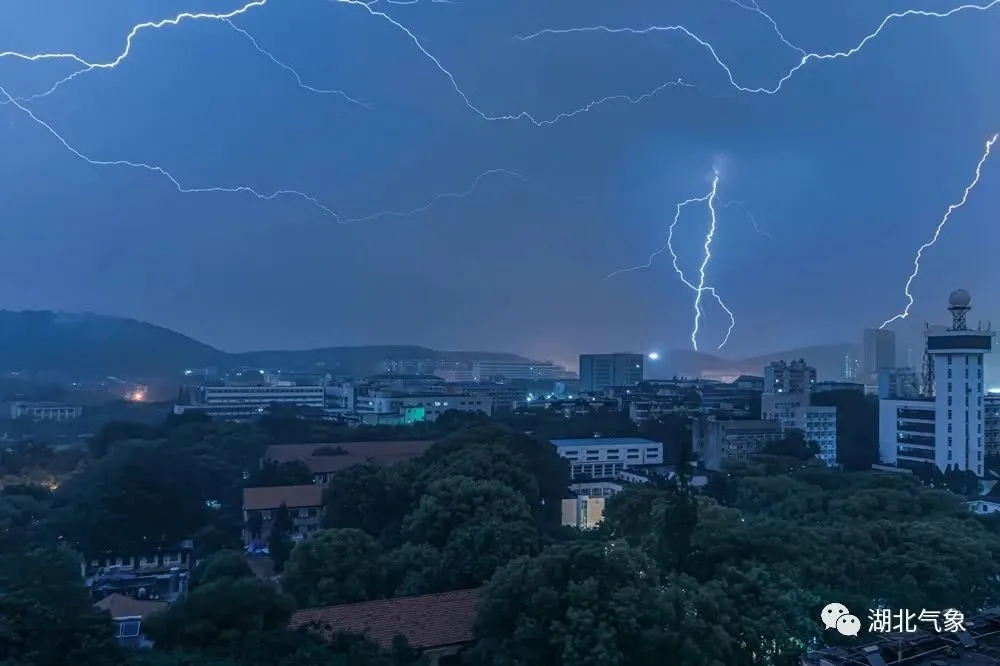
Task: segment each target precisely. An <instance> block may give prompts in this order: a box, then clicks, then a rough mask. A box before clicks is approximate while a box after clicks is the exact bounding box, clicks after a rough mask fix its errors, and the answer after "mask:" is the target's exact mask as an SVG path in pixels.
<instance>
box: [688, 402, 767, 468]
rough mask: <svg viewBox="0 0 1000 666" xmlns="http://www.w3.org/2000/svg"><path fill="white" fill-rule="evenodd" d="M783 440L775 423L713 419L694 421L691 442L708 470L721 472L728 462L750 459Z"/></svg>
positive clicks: (703, 418)
mask: <svg viewBox="0 0 1000 666" xmlns="http://www.w3.org/2000/svg"><path fill="white" fill-rule="evenodd" d="M782 437H783V434H782V429H781V423H779V422H778V421H775V420H770V419H765V420H746V421H734V420H723V419H718V418H716V417H713V416H706V417H701V418H698V419H695V420H694V423H693V425H692V432H691V440H692V447H693V451H694V454H695V455H696V456H697V457H698V460H700V461H701V463H702V465H704V467H705V469H709V470H713V471H719V470H721V469H722V467H723V464H724V462H725V461H726V460H730V459H736V460H746V459H747V458H750V457H752V456H754V455H757V454H759V453H762V452H763V451H764V448H765V447H766V446H767V445H768V444H769V443H770V442H774V441H777V440H779V439H781V438H782Z"/></svg>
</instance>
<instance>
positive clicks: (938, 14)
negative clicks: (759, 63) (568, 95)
mask: <svg viewBox="0 0 1000 666" xmlns="http://www.w3.org/2000/svg"><path fill="white" fill-rule="evenodd" d="M329 1H330V2H333V3H336V4H342V5H352V6H356V7H358V8H360V9H362V10H363V11H365V12H367V13H368V14H369V15H370V16H371V17H373V18H377V19H380V20H382V21H385V22H387V23H388V24H389V25H390V26H392V28H393V29H395V30H397V31H399V32H400V33H402V36H403V37H404V38H405V39H407V40H409V42H410V43H412V45H413V46H414V47H415V48H416V50H417V51H419V53H420V55H421V56H423V57H424V58H425V59H426V60H427V61H429V62H430V63H431V64H432V65H433V66H434V67H435V68H436V69H437V70H438V71H439V72H440V73H441V74H442V75H443V76H444V77H445V78H446V79H447V80H448V82H449V84H450V86H451V88H452V89H453V91H454V92H455V93H456V94H457V95H458V97H459V98H460V99H461V100H462V102H463V103H464V104H465V106H466V107H468V109H470V110H471V111H473V112H474V113H476V114H477V115H478V116H479V117H480V118H482V119H483V120H487V121H528V122H530V123H532V124H533V125H535V126H537V127H544V126H547V125H553V124H555V123H558V122H561V121H563V120H568V119H570V118H573V117H575V116H578V115H581V114H584V113H587V112H589V111H591V110H593V109H595V108H597V107H599V106H602V105H604V104H608V103H611V102H625V103H627V104H630V105H631V104H639V103H641V102H643V101H645V100H647V99H649V98H651V97H653V96H655V95H657V94H659V93H660V92H662V91H664V90H666V89H667V88H671V87H686V88H694V87H695V86H694V84H693V83H691V82H689V81H686V80H682V79H675V80H671V81H668V82H666V83H663V84H660V85H659V86H656V87H655V88H653V89H652V90H650V91H648V92H645V93H643V94H639V95H623V94H618V95H610V96H606V97H602V98H599V99H595V100H593V101H591V102H589V103H587V104H585V105H583V106H580V107H578V108H576V109H573V110H570V111H565V112H561V113H558V114H556V115H554V116H552V117H549V118H539V117H536V116H534V115H532V114H531V113H529V112H528V111H519V112H516V113H512V114H506V115H497V114H492V113H488V112H486V111H485V110H483V109H482V108H480V107H479V106H477V105H476V104H475V103H474V102H473V101H472V99H471V98H470V96H469V95H468V94H467V93H466V92H465V91H464V89H463V87H462V86H461V85H460V84H459V83H458V79H457V77H456V76H455V75H454V74H453V73H452V71H451V70H450V69H449V68H447V67H446V66H445V65H444V64H443V63H442V61H441V60H440V59H439V58H438V57H436V56H435V55H433V54H432V53H431V51H430V50H428V49H427V48H426V47H425V46H424V44H423V43H422V41H421V40H420V39H419V38H418V37H417V36H416V35H415V34H414V32H413V31H411V30H410V29H409V28H408V27H406V26H405V25H404V24H403V23H401V22H400V21H399V20H397V19H396V18H394V17H393V16H391V15H390V14H388V13H386V12H385V11H381V10H379V9H377V8H376V5H378V3H379V1H380V0H329ZM726 1H727V2H729V3H730V4H733V5H735V6H737V7H738V8H740V9H743V10H745V11H747V12H751V13H754V14H757V15H758V16H760V17H762V18H764V19H765V20H766V21H768V22H769V23H770V25H771V27H772V29H773V31H774V33H775V34H776V35H777V37H778V39H780V41H781V42H782V43H783V44H784V45H785V46H786V47H787V48H788V49H790V50H792V51H794V52H796V53H797V54H798V56H799V59H798V62H797V63H796V64H794V65H793V66H792V67H790V68H789V69H788V70H787V71H785V72H784V73H783V74H781V76H779V77H778V78H777V79H776V81H775V82H774V83H773V84H772V85H771V86H769V87H768V86H761V87H753V86H748V85H744V84H741V83H739V82H738V81H737V78H736V76H735V75H734V74H733V72H732V69H731V68H730V66H729V65H728V64H727V63H726V62H725V61H723V59H722V58H721V57H720V56H719V55H718V52H717V50H716V48H715V46H714V45H713V44H712V43H711V42H709V41H707V40H705V39H703V38H701V37H699V36H698V35H696V34H695V33H694V32H692V31H691V30H689V29H688V28H687V27H685V26H683V25H653V26H648V27H645V28H632V27H609V26H605V25H597V26H585V27H577V28H546V29H543V30H540V31H537V32H535V33H533V34H529V35H524V36H518V37H516V38H515V39H517V40H519V41H529V40H534V39H537V38H540V37H542V36H547V35H565V34H570V33H605V34H628V35H633V36H634V35H646V34H651V33H659V32H677V33H680V34H683V35H684V36H685V37H687V38H688V39H690V40H692V41H694V42H695V43H697V44H698V45H699V46H700V47H702V48H703V49H705V50H706V51H707V52H708V54H709V55H710V56H711V58H712V59H713V60H714V61H715V63H716V65H718V67H719V68H720V69H721V70H722V72H723V73H724V75H725V77H726V78H727V79H728V83H729V84H730V85H731V86H732V87H733V88H734V89H735V90H737V91H740V92H743V93H752V94H759V93H763V94H767V95H774V94H776V93H778V92H779V91H780V90H781V88H782V86H784V84H785V83H786V82H787V81H789V80H790V79H791V78H792V77H793V76H794V75H795V74H796V73H797V72H798V71H799V70H800V69H802V68H804V67H805V66H806V65H807V64H808V63H810V62H812V61H822V60H840V59H847V58H850V57H851V56H854V55H855V54H857V53H859V52H860V51H861V50H862V49H863V48H864V47H865V46H866V45H867V44H868V43H869V42H871V41H872V40H874V39H876V38H877V37H878V36H879V35H880V34H881V33H882V31H883V30H884V29H885V28H886V27H887V26H888V25H889V24H890V23H892V22H894V21H896V20H898V19H903V18H907V17H924V18H936V19H943V18H947V17H950V16H952V15H954V14H958V13H960V12H967V11H979V12H984V11H987V10H990V9H993V8H994V7H997V6H998V5H1000V0H990V1H989V2H987V3H985V4H971V3H970V4H963V5H960V6H958V7H954V8H952V9H949V10H946V11H925V10H917V9H910V10H905V11H901V12H894V13H892V14H889V15H887V16H885V18H883V19H882V21H881V22H880V23H879V24H878V26H877V27H876V28H875V30H874V31H872V32H871V33H869V34H867V35H866V36H864V38H863V39H861V41H859V42H858V43H857V44H856V45H855V46H853V47H851V48H849V49H847V50H843V51H837V52H831V53H818V52H807V51H805V50H804V49H802V48H801V47H799V46H797V45H796V44H794V43H793V42H792V41H790V40H789V39H787V38H786V37H785V35H784V34H783V33H782V31H781V29H780V28H779V26H778V23H777V22H776V21H775V20H774V18H773V17H771V15H770V14H768V13H767V12H766V11H764V10H763V9H762V8H761V7H760V5H759V4H758V2H757V0H726ZM268 2H269V0H250V1H248V2H246V4H244V5H242V6H241V7H238V8H236V9H233V10H231V11H227V12H223V13H208V12H199V13H194V12H182V13H179V14H176V15H175V16H173V17H172V18H165V19H160V20H156V21H146V22H143V23H138V24H136V25H134V26H133V27H132V28H131V29H130V30H129V32H128V34H127V35H126V38H125V46H124V49H123V50H122V51H121V53H120V54H119V55H117V56H116V57H115V58H113V59H111V60H109V61H106V62H100V61H90V60H88V59H86V58H84V57H82V56H80V55H77V54H75V53H68V52H65V53H60V52H53V53H34V54H32V53H19V52H14V51H2V52H0V60H2V59H4V58H6V59H16V60H20V61H26V62H40V61H61V60H65V61H70V62H74V63H76V64H77V65H79V66H81V69H78V70H76V71H74V72H72V73H70V74H69V75H67V76H65V77H63V78H62V79H59V80H58V81H56V83H55V84H53V85H52V86H51V87H50V88H49V89H48V90H46V91H44V92H42V93H38V94H34V95H30V96H27V97H19V96H16V95H14V94H11V93H9V92H8V91H7V90H6V89H5V88H2V87H0V105H13V106H14V107H16V109H17V110H19V111H20V112H21V113H23V114H24V115H25V116H26V117H28V118H29V119H30V120H32V121H33V122H34V123H36V124H37V125H39V126H40V127H42V128H43V129H45V130H46V131H47V132H48V133H49V134H50V135H52V136H53V137H54V138H55V139H56V140H57V141H59V142H60V143H61V144H62V146H63V147H64V148H66V149H67V150H68V151H69V152H71V153H72V154H73V155H74V156H76V157H77V158H79V159H81V160H84V161H86V162H88V163H90V164H93V165H96V166H127V167H130V168H133V169H139V170H145V171H150V172H155V173H157V174H159V175H160V176H161V177H163V178H166V179H167V180H169V181H170V182H171V184H172V185H173V186H174V187H175V188H176V189H177V190H178V191H179V192H181V193H199V192H228V193H237V192H242V193H247V194H251V195H252V196H254V197H257V198H258V199H261V200H273V199H277V198H279V197H294V198H300V199H303V200H305V201H307V202H309V203H311V204H312V205H313V206H315V207H316V208H318V209H319V210H321V211H322V212H323V213H324V214H326V215H329V216H330V217H332V218H333V219H335V220H336V221H338V222H340V223H347V222H363V221H368V220H372V219H375V218H378V217H383V216H396V217H398V216H408V215H413V214H417V213H419V212H422V211H425V210H427V209H428V208H429V207H431V206H433V205H434V204H435V203H436V202H438V201H441V200H442V199H446V198H456V197H465V196H469V195H470V194H471V193H472V192H473V191H474V190H475V189H476V187H477V186H478V184H479V182H480V181H481V180H482V179H483V178H485V177H488V176H491V175H500V174H505V175H508V176H513V177H516V178H518V179H521V180H523V178H522V177H521V176H520V175H518V174H516V173H514V172H512V171H507V170H504V169H490V170H488V171H485V172H483V173H481V174H480V175H479V176H478V177H476V179H475V180H474V181H473V183H472V186H471V187H470V188H469V189H468V190H466V191H464V192H457V193H448V194H438V195H436V196H434V197H433V198H432V199H431V200H430V201H429V203H427V204H425V205H423V206H420V207H419V208H416V209H413V210H411V211H409V212H399V211H392V210H389V211H382V212H379V213H375V214H372V215H366V216H362V217H357V218H345V217H342V216H341V215H339V214H338V213H336V212H335V211H334V210H333V209H331V208H329V207H328V206H326V205H325V204H323V203H321V202H320V201H319V200H318V199H317V198H316V197H314V196H312V195H309V194H307V193H305V192H301V191H298V190H276V191H275V192H273V193H271V194H266V193H261V192H258V191H257V190H255V189H253V188H250V187H248V186H234V187H189V186H185V185H183V184H182V183H181V181H180V180H178V179H177V178H176V177H175V176H174V175H172V174H171V173H169V172H168V171H167V170H165V169H164V168H162V167H160V166H157V165H155V164H149V163H145V162H134V161H128V160H95V159H92V158H91V157H88V156H87V155H85V154H84V153H83V152H81V151H80V150H78V149H77V148H76V147H75V146H74V145H73V144H72V143H71V142H70V141H69V140H67V139H66V138H64V137H63V136H62V135H61V134H60V133H59V132H58V131H57V130H56V129H54V127H53V126H52V125H51V124H49V123H48V122H47V121H45V120H43V119H42V118H41V117H39V115H38V114H36V113H35V112H34V111H33V110H32V108H31V107H30V106H29V105H28V103H29V102H30V101H31V100H35V99H39V98H42V97H47V96H49V95H51V94H53V93H54V92H56V90H58V89H59V88H60V87H61V86H62V85H64V84H66V83H68V82H70V81H73V80H75V79H76V78H77V77H79V76H81V75H83V74H86V73H88V72H93V71H95V70H111V69H115V68H117V67H118V66H119V65H120V64H122V63H123V62H125V61H126V59H127V58H128V56H129V55H130V54H131V52H132V48H133V46H134V45H135V42H136V38H137V36H138V35H139V34H140V33H142V32H145V31H155V30H159V29H161V28H168V27H176V26H179V25H181V24H182V23H187V22H196V21H215V22H220V23H225V24H226V25H227V26H228V27H229V28H231V29H232V30H235V31H237V32H239V33H241V34H242V35H243V36H244V37H245V38H247V39H248V40H249V41H250V43H251V44H252V45H253V47H254V48H255V49H256V50H257V51H258V52H259V53H260V54H262V55H264V56H265V57H267V58H268V59H269V60H271V62H272V63H273V64H275V65H277V66H279V67H281V68H282V69H284V70H286V71H287V72H288V73H290V74H292V76H294V78H295V80H296V82H297V84H298V85H299V87H301V88H302V89H304V90H307V91H309V92H312V93H317V94H329V95H336V96H340V97H342V98H343V99H344V100H346V101H348V102H351V103H354V104H359V105H362V106H365V103H363V102H361V101H359V100H358V99H356V98H354V97H352V96H350V95H348V94H347V93H346V92H344V91H342V90H335V89H325V88H319V87H315V86H312V85H309V84H306V83H305V82H304V80H303V78H302V77H301V76H300V75H299V73H298V72H297V71H296V70H295V69H294V68H293V67H292V66H291V65H288V64H286V63H285V62H283V61H282V60H280V59H279V58H278V57H277V56H275V55H274V54H272V53H271V52H270V51H268V50H266V49H264V48H263V47H262V46H261V45H260V43H259V42H258V41H257V40H256V38H255V37H254V36H253V35H252V34H251V33H250V32H248V31H247V30H245V29H244V28H241V27H239V26H238V25H237V24H236V23H235V22H234V21H233V19H237V18H240V17H242V16H243V15H244V14H247V13H248V12H250V11H251V10H253V9H257V8H263V7H264V6H265V5H267V4H268ZM381 2H382V3H383V4H382V5H381V6H383V7H384V6H393V5H411V4H419V3H422V2H423V3H430V4H459V3H457V2H453V1H452V0H381ZM996 138H997V137H993V139H992V140H991V141H990V142H988V143H987V149H986V153H985V155H984V156H983V160H981V161H980V164H979V166H980V167H981V166H982V164H983V162H984V161H985V159H986V157H988V155H989V152H990V148H991V147H992V145H993V142H994V141H995V140H996ZM979 171H980V170H979V168H977V170H976V180H975V181H974V182H973V183H972V184H971V185H970V186H969V188H968V189H967V190H966V192H965V196H964V197H963V198H962V201H961V202H960V203H959V204H956V205H954V206H952V207H950V208H949V209H948V212H947V213H946V215H945V217H944V219H943V220H942V221H941V224H940V225H939V226H938V228H937V231H936V233H935V235H934V238H933V240H932V241H931V242H930V243H928V244H926V245H924V246H922V247H921V248H920V250H918V252H917V256H916V259H915V262H914V266H915V268H914V272H913V274H912V275H911V276H910V279H909V280H908V281H907V283H906V288H905V290H904V292H905V293H906V295H907V297H908V298H909V304H908V305H907V307H906V309H905V310H904V311H903V312H902V313H901V314H899V315H896V317H894V318H893V319H890V320H888V321H886V322H885V323H884V324H883V327H884V326H886V325H888V324H889V323H891V322H892V321H894V320H896V319H901V318H905V317H906V316H907V315H908V313H909V307H910V305H912V303H913V298H912V296H911V295H910V293H909V287H910V284H911V283H912V280H913V279H914V278H915V277H916V275H917V273H918V272H919V261H920V258H921V256H922V252H923V250H925V249H927V248H928V247H930V245H933V243H934V242H935V241H936V240H937V237H938V235H939V233H940V231H941V229H942V227H943V226H944V224H945V223H946V222H947V220H948V218H949V216H950V214H951V212H953V210H954V209H956V208H958V207H960V206H961V205H963V204H964V203H965V200H966V198H967V197H968V194H969V192H970V191H971V189H972V188H973V187H974V186H975V184H976V183H977V182H978V180H979ZM718 183H719V173H718V171H714V178H713V181H712V188H711V191H710V193H709V194H706V195H704V196H702V197H698V198H695V199H690V200H688V201H684V202H681V203H680V204H678V206H677V212H676V215H675V217H674V221H673V224H671V225H670V230H669V233H668V239H667V244H666V245H665V246H664V247H662V248H660V249H659V250H657V251H656V252H654V253H653V254H652V255H650V257H649V260H648V262H647V263H646V264H645V265H643V266H637V267H634V268H631V269H624V270H621V271H616V272H615V273H612V274H611V275H609V276H607V278H605V279H608V278H611V277H613V276H614V275H617V274H619V273H622V272H628V271H632V270H637V269H639V268H644V267H648V266H650V265H651V264H652V261H653V259H654V258H655V257H656V256H658V255H659V254H661V253H662V252H663V251H664V250H669V252H670V254H671V256H672V257H673V266H674V270H675V271H676V272H677V274H678V275H679V276H680V278H681V280H682V282H683V283H684V284H685V285H686V286H687V287H688V288H690V289H691V290H693V291H694V292H695V318H694V329H693V331H692V335H691V341H692V344H693V346H694V348H695V349H697V348H698V342H697V338H698V332H699V326H700V319H701V316H702V314H703V310H702V302H701V299H702V295H703V293H704V292H709V293H711V294H712V296H713V297H714V298H715V300H716V301H717V302H718V303H719V305H720V307H721V308H722V309H723V310H724V311H725V312H726V313H727V314H728V315H729V317H730V326H729V330H728V332H727V333H726V337H725V339H724V340H723V342H722V344H720V345H719V347H720V348H721V347H722V346H724V345H725V344H726V342H727V341H728V339H729V336H730V334H731V332H732V330H733V327H734V326H735V318H734V317H733V314H732V312H731V311H730V310H729V308H728V307H727V306H726V305H725V303H724V302H723V301H722V299H721V298H720V297H719V295H718V294H717V293H716V291H715V289H714V288H713V287H710V286H706V280H707V278H706V271H707V268H708V265H709V263H710V261H711V257H712V255H711V245H712V241H713V240H714V236H715V232H716V204H718V205H719V206H722V207H728V206H730V205H739V206H740V207H742V208H743V209H744V210H745V211H746V212H747V214H748V215H749V217H750V219H751V221H752V222H753V224H754V228H755V229H756V230H757V231H758V232H759V233H761V234H762V235H765V236H768V237H770V235H769V234H766V233H765V232H763V231H761V230H760V228H759V226H758V225H757V221H756V219H754V217H753V215H752V214H751V213H750V212H749V211H748V210H746V208H745V207H744V206H743V205H742V203H741V202H729V203H723V202H721V201H717V200H716V193H717V188H718ZM695 202H703V203H706V204H707V206H708V209H709V212H710V216H711V225H710V229H709V231H708V233H707V235H706V237H705V243H704V256H703V259H702V262H701V264H700V268H699V280H698V283H697V284H694V283H693V282H691V281H690V280H688V279H687V278H686V277H685V276H684V274H683V271H681V270H680V269H679V267H678V259H677V255H676V253H675V252H674V249H673V247H672V238H673V231H674V228H675V226H676V224H677V222H678V220H679V217H680V214H681V210H682V209H683V208H684V207H685V206H686V205H688V204H691V203H695Z"/></svg>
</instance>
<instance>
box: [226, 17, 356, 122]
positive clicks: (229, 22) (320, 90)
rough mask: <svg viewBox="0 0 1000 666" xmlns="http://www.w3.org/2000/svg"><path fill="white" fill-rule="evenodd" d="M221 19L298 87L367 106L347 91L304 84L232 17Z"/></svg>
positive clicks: (290, 68)
mask: <svg viewBox="0 0 1000 666" xmlns="http://www.w3.org/2000/svg"><path fill="white" fill-rule="evenodd" d="M222 20H223V21H224V22H225V23H226V24H227V25H228V26H229V27H230V28H232V29H233V30H235V31H236V32H238V33H240V34H241V35H243V36H244V37H246V38H247V39H248V40H250V43H251V44H253V47H254V48H255V49H257V51H258V53H260V54H261V55H263V56H264V57H266V58H267V59H268V60H270V61H271V62H273V63H274V64H275V65H277V66H278V67H280V68H282V69H283V70H285V71H286V72H288V73H289V74H291V75H292V76H294V77H295V81H296V82H297V83H298V84H299V87H300V88H302V89H303V90H308V91H309V92H313V93H318V94H320V95H337V96H339V97H343V98H344V99H345V100H347V101H348V102H351V103H352V104H357V105H358V106H363V107H366V108H367V107H368V105H367V104H365V103H364V102H362V101H359V100H357V99H354V98H353V97H351V96H350V95H348V94H347V93H345V92H344V91H343V90H327V89H325V88H314V87H313V86H310V85H308V84H306V83H305V82H303V81H302V76H301V75H299V73H298V72H297V71H295V68H293V67H292V66H291V65H286V64H285V63H284V62H282V61H281V60H278V58H277V57H275V55H274V54H273V53H271V52H270V51H268V50H267V49H265V48H264V47H262V46H261V45H260V44H259V43H258V42H257V39H256V38H254V36H253V35H251V34H250V33H249V32H247V31H246V30H244V29H243V28H241V27H239V26H238V25H236V24H235V23H233V20H232V19H228V18H227V19H222Z"/></svg>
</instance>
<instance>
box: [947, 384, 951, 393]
mask: <svg viewBox="0 0 1000 666" xmlns="http://www.w3.org/2000/svg"><path fill="white" fill-rule="evenodd" d="M948 393H951V382H948Z"/></svg>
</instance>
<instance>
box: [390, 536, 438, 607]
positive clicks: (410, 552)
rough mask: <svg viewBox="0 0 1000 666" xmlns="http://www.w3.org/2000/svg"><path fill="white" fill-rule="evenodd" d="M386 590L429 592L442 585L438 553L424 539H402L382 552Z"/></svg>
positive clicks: (400, 594) (402, 593)
mask: <svg viewBox="0 0 1000 666" xmlns="http://www.w3.org/2000/svg"><path fill="white" fill-rule="evenodd" d="M382 566H383V567H384V570H385V590H386V592H387V594H388V596H390V597H403V596H413V595H417V594H430V593H432V592H440V591H442V589H444V587H445V586H444V585H443V584H442V581H441V571H442V567H441V553H440V552H439V551H438V549H437V548H435V547H434V546H431V545H429V544H426V543H422V544H412V543H405V544H403V545H402V546H400V547H399V548H396V549H395V550H390V551H387V552H385V553H383V555H382Z"/></svg>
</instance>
